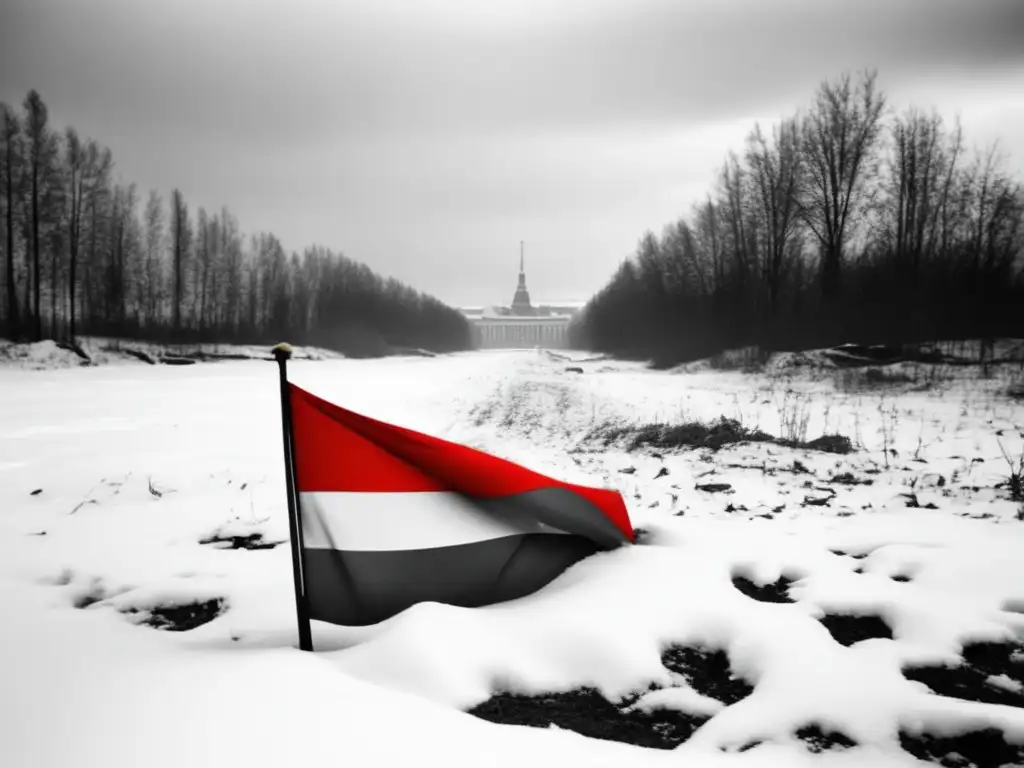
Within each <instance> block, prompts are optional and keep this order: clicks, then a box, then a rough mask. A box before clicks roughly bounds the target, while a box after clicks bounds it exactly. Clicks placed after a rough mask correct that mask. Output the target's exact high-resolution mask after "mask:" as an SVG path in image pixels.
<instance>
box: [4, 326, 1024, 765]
mask: <svg viewBox="0 0 1024 768" xmlns="http://www.w3.org/2000/svg"><path fill="white" fill-rule="evenodd" d="M24 352H25V349H24V348H20V349H19V350H13V349H12V348H8V349H7V353H6V354H5V355H4V357H5V358H6V359H7V360H8V362H7V363H6V364H3V365H0V601H2V602H0V605H2V608H3V612H4V662H3V664H2V665H0V709H2V717H0V724H2V725H0V764H3V765H11V766H21V765H32V766H44V767H45V766H68V765H74V766H93V765H95V766H106V767H108V768H118V767H119V766H133V765H138V764H140V762H143V763H145V764H146V765H151V766H163V765H167V766H170V765H182V764H189V765H195V766H205V765H211V766H213V765H242V764H244V765H250V766H262V765H268V766H270V765H273V766H279V765H284V764H288V765H322V764H327V763H328V762H330V763H337V762H341V761H345V762H346V763H350V764H357V765H364V764H374V765H378V764H379V765H399V764H401V765H404V764H411V763H413V762H414V761H416V762H419V761H422V760H423V756H424V755H430V756H431V758H433V757H434V756H437V758H438V759H443V760H444V761H445V763H446V764H449V765H455V766H460V765H466V766H470V765H472V766H479V765H495V766H500V765H509V766H511V765H517V766H521V765H522V764H523V763H524V761H533V762H535V763H538V764H543V765H550V764H557V763H562V762H566V763H570V764H586V765H609V766H610V765H622V764H624V763H625V764H628V765H668V764H672V765H677V764H679V762H680V760H683V761H686V760H689V764H693V765H700V766H719V765H722V766H726V765H728V766H732V765H742V766H762V765H763V766H769V765H771V766H800V765H829V766H831V765H835V766H853V765H877V766H910V765H917V764H918V763H917V762H916V761H915V760H914V759H913V758H912V757H910V755H908V754H907V753H905V752H903V751H901V749H900V747H899V743H898V741H897V734H898V732H899V731H901V730H903V731H906V732H909V733H927V734H931V735H934V736H942V735H956V734H960V733H964V732H966V731H968V730H975V729H978V728H983V727H989V726H991V727H995V728H998V729H1000V730H1002V731H1003V732H1004V734H1005V738H1006V739H1007V741H1008V742H1010V743H1016V744H1022V743H1024V708H1015V707H1008V706H1000V705H994V704H981V703H974V702H968V701H963V700H959V699H953V698H947V697H944V696H940V695H936V694H933V693H931V692H929V691H928V690H927V689H925V688H924V686H922V685H921V684H919V683H916V682H913V681H910V680H907V679H905V678H904V676H903V675H902V674H901V673H900V670H901V668H902V667H903V666H905V665H908V664H942V663H949V664H952V663H956V662H957V661H958V659H959V654H960V651H961V650H962V648H963V646H964V645H965V644H968V643H971V642H978V641H1005V640H1011V639H1014V638H1020V637H1021V636H1022V635H1024V611H1022V606H1024V536H1022V534H1024V522H1021V521H1019V520H1018V519H1017V516H1018V510H1019V508H1020V504H1019V503H1017V502H1014V501H1012V500H1010V498H1009V495H1008V491H1007V489H1006V488H1005V487H1002V486H1001V485H1000V484H1001V483H1004V482H1005V480H1006V478H1007V475H1008V471H1009V470H1008V465H1007V462H1006V459H1005V458H1004V457H1003V450H1004V449H1005V451H1006V452H1007V453H1008V454H1009V455H1010V456H1011V457H1016V456H1019V455H1020V453H1021V451H1024V437H1022V436H1021V435H1020V431H1021V428H1022V426H1024V404H1022V403H1021V402H1019V401H1016V402H1015V401H1013V400H1010V399H1007V398H1005V397H1002V396H1001V394H1000V393H1001V391H1002V388H1004V387H1005V381H1002V380H1001V379H1000V378H999V377H995V378H993V379H977V378H975V379H969V378H968V376H967V373H966V372H964V371H956V372H953V373H950V374H949V375H948V376H942V377H939V378H938V379H936V380H935V381H934V382H932V383H930V384H929V387H928V388H921V389H919V390H915V388H914V387H904V388H902V389H894V388H883V389H881V390H867V391H863V390H855V391H845V390H843V388H842V386H841V385H842V382H840V381H839V379H838V378H835V377H833V375H832V373H830V372H829V371H827V370H825V371H823V370H821V369H814V370H808V371H797V372H795V373H794V372H792V371H790V372H787V373H785V374H780V373H779V372H778V369H777V368H772V367H770V368H769V372H768V373H767V374H757V375H754V374H742V373H739V372H721V371H714V370H711V369H709V368H704V369H703V370H699V371H697V372H686V371H667V372H654V371H649V370H645V369H644V368H643V367H642V366H639V365H636V364H632V363H621V362H614V361H610V360H604V359H595V358H592V357H591V356H588V355H586V354H583V353H578V354H576V353H571V354H556V355H551V354H547V353H544V352H536V351H520V352H505V351H489V352H477V353H471V354H458V355H448V356H442V357H437V358H420V357H410V358H387V359H383V360H375V361H362V360H343V359H334V360H323V361H312V360H309V361H307V360H297V361H295V362H293V363H292V364H291V365H290V373H291V378H292V380H294V381H295V382H296V383H298V384H300V385H301V386H303V387H305V388H307V389H309V390H310V391H312V392H314V393H316V394H318V395H320V396H322V397H325V398H327V399H330V400H333V401H335V402H338V403H339V404H342V405H344V406H345V407H348V408H352V409H354V410H357V411H360V412H363V413H365V414H367V415H369V416H373V417H375V418H381V419H385V420H388V421H391V422H393V423H396V424H400V425H402V426H407V427H411V428H413V429H419V430H423V431H427V432H430V433H432V434H435V435H438V436H441V437H445V438H447V439H451V440H457V441H460V442H464V443H466V444H469V445H473V446H475V447H480V448H483V449H485V450H489V451H491V452H493V453H495V454H497V455H500V456H503V457H505V458H508V459H511V460H513V461H517V462H520V463H522V464H524V465H526V466H529V467H531V468H534V469H537V470H538V471H541V472H545V473H547V474H551V475H553V476H555V477H558V478H560V479H564V480H567V481H570V482H582V483H587V484H591V485H607V486H610V487H616V488H618V489H619V490H621V491H622V493H623V495H624V497H625V499H626V501H627V504H628V506H629V509H630V514H631V516H632V518H633V521H634V524H635V525H636V526H638V527H643V528H644V529H645V530H646V531H647V534H646V536H645V542H646V543H645V545H644V546H635V547H627V548H622V549H619V550H616V551H614V552H608V553H602V554H600V555H597V556H595V557H593V558H589V559H587V560H585V561H583V562H581V563H579V564H577V565H576V566H574V567H573V568H571V569H569V570H568V571H567V572H566V573H564V574H563V575H562V576H561V577H559V578H558V579H557V580H556V581H554V582H553V583H552V584H550V585H549V586H548V587H546V588H545V589H543V590H541V591H540V592H538V593H536V594H534V595H531V596H529V597H526V598H523V599H521V600H518V601H514V602H511V603H506V604H502V605H496V606H490V607H486V608H480V609H474V610H468V609H459V608H454V607H451V606H444V605H437V604H421V605H418V606H415V607H413V608H412V609H410V610H408V611H407V612H405V613H404V614H401V615H399V616H396V617H394V618H393V619H391V620H389V621H386V622H383V623H381V624H379V625H376V626H373V627H363V628H344V627H332V626H329V625H322V624H314V627H313V639H314V645H315V647H316V648H317V652H316V653H313V654H306V653H302V652H300V651H298V650H296V648H295V645H296V642H297V641H296V629H295V619H294V602H293V591H292V589H293V588H292V581H291V578H292V575H291V563H290V553H289V550H288V546H287V544H282V545H280V546H277V547H274V548H272V549H264V550H255V551H248V550H245V549H224V548H220V547H218V546H214V545H210V544H200V543H199V542H200V541H201V540H204V539H207V538H209V537H211V536H213V535H214V534H219V535H221V536H247V535H250V534H256V533H258V534H261V535H262V536H263V538H264V539H265V540H267V541H269V542H281V541H286V540H287V537H288V524H287V516H286V509H285V504H284V480H283V467H282V458H281V448H280V445H281V443H280V413H279V401H278V389H277V387H278V382H277V377H276V375H275V374H276V369H275V368H274V367H273V366H271V365H267V364H266V362H262V361H259V360H250V361H231V362H220V363H217V364H209V365H208V364H198V365H193V366H183V367H165V366H149V365H145V364H141V363H137V362H136V361H132V362H126V361H123V360H118V359H113V358H111V359H109V360H106V361H105V362H107V363H108V364H106V365H97V366H88V367H81V366H78V365H77V364H74V365H71V364H65V363H64V362H61V360H62V359H63V358H61V357H60V355H63V354H71V355H73V353H66V351H65V350H59V349H57V348H55V347H52V346H49V345H46V344H43V345H33V346H32V348H31V349H30V350H29V351H28V352H27V354H22V353H24ZM255 352H256V353H259V354H262V355H265V353H266V350H262V351H260V350H255ZM58 353H60V355H58ZM76 357H77V356H76ZM26 360H28V361H29V362H28V363H26ZM567 365H579V366H581V367H583V368H584V369H585V372H584V374H583V375H579V374H571V373H567V372H566V371H565V367H566V366H567ZM798 410H799V411H802V412H804V413H806V415H807V419H808V421H807V431H806V435H805V437H809V438H813V437H816V436H818V435H819V434H821V433H822V432H825V431H829V432H838V433H841V434H845V435H848V436H850V437H851V438H852V439H854V441H855V442H856V443H858V444H860V446H861V450H859V451H856V452H854V453H851V454H848V455H842V456H841V455H835V454H828V453H819V452H814V451H807V450H802V449H792V448H785V447H782V446H779V445H776V444H772V443H758V444H740V445H733V446H726V447H725V448H723V449H722V450H720V451H719V452H717V453H713V452H711V451H709V450H706V449H698V450H684V451H679V452H673V451H662V452H660V455H661V457H660V458H659V456H657V455H654V452H652V451H650V450H642V451H634V452H629V451H627V450H626V449H625V447H624V446H622V445H612V446H610V447H607V448H605V447H601V446H596V445H594V444H593V443H590V442H587V440H586V438H587V435H588V434H589V433H590V432H591V431H592V430H593V429H595V428H596V427H601V426H603V425H608V424H619V425H628V424H640V423H644V422H649V421H655V420H672V421H677V420H702V421H712V420H714V419H716V418H718V417H720V416H723V415H724V416H726V417H729V418H736V419H738V420H740V421H741V422H742V423H743V424H744V425H746V426H748V427H759V428H761V429H763V430H766V431H768V432H770V433H772V434H775V435H783V434H785V432H786V429H787V426H786V425H787V423H789V424H790V425H791V428H792V423H793V419H792V416H793V414H794V413H795V412H796V411H798ZM1000 443H1001V445H1002V448H1001V447H1000ZM893 451H895V453H893ZM797 463H799V465H800V467H803V469H798V468H797ZM629 468H632V470H633V472H632V473H631V474H625V473H623V472H621V471H620V470H623V469H629ZM662 470H667V474H664V473H663V472H662ZM845 473H848V474H849V475H850V476H852V477H853V478H854V479H856V480H857V481H858V484H845V483H843V482H832V481H831V478H834V477H836V476H843V475H844V474H845ZM867 480H870V481H871V483H870V484H861V483H860V481H867ZM706 483H723V484H729V485H730V486H731V488H730V489H729V491H731V492H727V493H711V492H706V491H701V490H697V489H696V486H697V485H700V484H706ZM805 483H809V486H805ZM822 489H826V490H822ZM829 489H830V490H829ZM36 491H39V492H38V493H34V492H36ZM909 495H914V497H915V498H916V501H917V503H918V506H916V507H914V506H911V507H908V504H909V503H910V501H909V498H910V496H909ZM807 497H813V498H825V497H829V499H828V503H827V504H826V505H824V506H816V505H811V504H807V503H806V498H807ZM928 504H934V505H935V507H936V508H935V509H929V508H927V505H928ZM730 508H731V509H732V511H726V510H727V509H730ZM762 515H768V516H770V517H764V516H762ZM837 553H841V554H837ZM858 571H860V572H858ZM736 576H743V577H745V578H747V579H749V580H750V581H752V582H754V583H755V584H758V585H760V584H766V583H772V582H774V581H776V580H777V579H779V578H780V577H783V576H784V577H786V578H787V579H790V580H791V581H792V582H793V583H792V584H791V586H790V587H789V596H790V598H791V599H792V600H793V601H794V602H791V603H768V602H761V601H758V600H755V599H752V598H751V597H748V596H747V595H745V594H743V593H742V592H740V591H739V590H738V589H737V588H736V587H734V586H733V582H732V579H733V578H734V577H736ZM894 577H900V578H901V579H909V580H896V579H894ZM200 600H223V601H224V603H223V612H222V613H221V614H220V615H219V616H218V617H217V618H215V619H214V620H213V621H210V622H208V623H206V624H203V625H202V626H199V627H197V628H195V629H192V630H190V631H186V632H167V631H158V630H156V629H153V628H151V627H149V626H146V625H145V624H143V623H142V620H143V619H144V618H145V617H146V616H147V615H148V612H149V611H151V610H153V609H155V608H157V607H158V606H161V605H167V604H168V603H172V604H173V603H185V602H196V601H200ZM76 603H77V604H78V605H83V606H85V607H83V608H81V609H76V608H75V604H76ZM834 613H846V614H862V615H863V614H878V615H881V616H882V617H883V618H884V619H885V621H886V622H887V623H888V624H889V626H890V627H891V630H892V638H891V639H882V638H872V639H866V640H863V641H861V642H858V643H854V644H852V645H850V646H844V645H840V644H839V643H838V642H836V641H835V640H834V639H833V638H832V636H831V635H830V633H829V631H828V630H827V629H826V628H825V626H823V625H822V624H821V623H820V622H819V621H818V619H819V618H820V617H822V616H824V615H825V614H834ZM673 644H676V645H699V646H704V647H708V648H713V649H721V650H723V651H725V652H726V654H727V655H728V656H729V659H730V662H731V665H732V669H733V671H734V673H735V674H737V675H740V676H742V677H743V678H744V679H746V680H747V681H748V682H749V683H750V684H751V685H753V686H754V692H753V693H752V694H751V695H750V696H748V697H747V698H744V699H742V700H741V701H739V702H738V703H735V704H732V705H729V706H726V705H725V704H724V703H722V702H719V701H717V700H714V699H710V698H708V697H707V696H704V695H702V694H700V693H697V692H696V691H695V690H693V689H692V688H691V687H690V686H689V685H688V684H687V683H686V681H685V680H682V679H680V676H679V675H676V674H674V673H671V672H669V671H668V670H667V669H666V668H665V667H664V666H663V665H662V664H661V660H660V655H661V653H662V651H663V650H664V649H665V648H666V647H667V646H669V645H673ZM1015 658H1019V657H1015ZM989 683H990V684H991V685H992V686H993V688H997V687H999V688H1000V689H1001V690H1005V691H1009V692H1011V693H1012V692H1013V691H1014V690H1019V684H1016V683H1015V681H1014V680H1013V679H1011V678H1009V677H1007V676H1006V675H992V676H991V677H990V678H989ZM651 684H656V685H657V686H661V689H660V690H655V691H651V692H649V693H645V694H644V695H643V696H641V697H640V698H639V699H638V700H636V701H635V702H634V703H633V705H632V706H633V707H634V708H636V709H638V710H640V711H647V710H650V709H654V708H669V709H676V710H679V711H683V712H688V713H694V714H704V715H705V716H711V719H710V720H708V721H707V722H706V723H705V724H704V725H703V726H702V727H701V728H700V729H699V730H698V731H697V732H696V733H695V734H694V736H693V737H692V738H690V739H689V740H688V741H687V742H686V743H684V744H683V745H682V746H680V747H678V748H677V749H676V750H673V751H662V750H654V749H644V748H640V747H634V746H629V745H624V744H619V743H616V742H611V741H600V740H594V739H587V738H584V737H582V736H579V735H577V734H575V733H572V732H569V731H565V730H561V729H558V728H550V729H538V728H526V727H515V726H500V725H495V724H492V723H488V722H485V721H483V720H480V719H478V718H475V717H472V716H470V715H467V714H464V713H463V712H462V711H461V710H463V709H466V708H469V707H472V706H474V705H476V704H479V703H481V702H483V701H485V700H486V699H487V698H488V697H489V696H490V695H491V694H492V693H494V692H495V691H497V690H504V691H511V692H516V693H523V694H530V693H550V692H558V691H568V690H572V689H574V688H578V687H581V686H591V687H594V688H597V689H598V690H599V691H601V692H602V693H603V694H605V695H606V696H608V697H610V698H611V699H612V700H617V699H618V698H620V697H624V696H627V695H630V694H638V693H640V692H642V691H646V690H647V689H648V687H649V686H650V685H651ZM809 723H818V724H820V725H821V726H822V727H823V728H826V727H827V728H830V729H834V730H838V731H841V732H842V733H843V734H845V735H846V736H848V737H849V738H850V739H852V740H853V741H855V742H856V743H857V744H858V746H856V747H854V748H851V749H847V750H832V751H826V752H823V753H821V754H811V753H809V752H808V751H807V748H806V746H805V745H803V744H802V743H800V742H799V741H798V740H796V739H794V738H793V736H792V734H793V733H794V732H795V731H796V730H797V729H799V728H801V727H803V726H805V725H807V724H809ZM752 741H762V742H764V743H763V744H761V745H760V746H757V747H755V748H753V749H749V750H746V751H743V752H739V751H738V750H739V748H740V747H742V746H744V745H747V744H749V743H751V742H752Z"/></svg>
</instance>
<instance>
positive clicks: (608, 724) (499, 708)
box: [469, 646, 753, 749]
mask: <svg viewBox="0 0 1024 768" xmlns="http://www.w3.org/2000/svg"><path fill="white" fill-rule="evenodd" d="M662 664H664V665H665V667H666V668H668V669H670V670H672V671H673V672H677V673H679V674H681V675H683V676H685V677H686V679H687V681H688V682H689V683H690V685H691V687H692V688H693V689H694V690H696V691H697V692H699V693H702V694H704V695H705V696H710V697H712V698H715V699H718V700H719V701H722V702H724V703H726V704H734V703H736V702H737V701H739V700H740V699H742V698H744V697H746V696H749V695H750V693H751V692H752V691H753V688H752V687H751V686H750V685H749V684H748V683H746V682H745V681H743V680H741V679H739V678H734V677H733V676H732V675H731V673H730V669H729V660H728V657H727V656H726V655H725V654H724V653H722V652H721V651H706V650H703V649H698V648H683V647H681V646H673V647H671V648H669V649H667V650H666V651H665V652H664V653H663V654H662ZM640 695H641V694H640V693H637V694H633V695H631V696H629V697H627V699H626V700H625V701H623V702H619V703H618V704H616V703H613V702H610V701H608V700H607V699H606V698H604V696H602V695H601V694H600V693H599V692H597V691H596V690H594V689H593V688H579V689H577V690H574V691H569V692H565V693H549V694H542V695H539V696H520V695H518V694H513V693H506V692H500V693H496V694H495V695H493V696H492V697H491V698H489V699H488V700H487V701H485V702H483V703H482V704H479V705H477V706H476V707H473V708H472V709H470V710H469V713H470V714H471V715H475V716H476V717H480V718H482V719H484V720H490V721H491V722H495V723H507V724H515V725H531V726H534V727H538V728H547V727H549V726H551V725H555V726H557V727H559V728H565V729H567V730H571V731H575V732H576V733H579V734H582V735H584V736H590V737H591V738H595V739H605V740H609V741H620V742H624V743H627V744H635V745H637V746H643V747H654V748H657V749H673V748H674V747H677V746H678V745H679V744H681V743H682V742H684V741H686V740H687V739H688V738H690V736H691V735H692V734H693V733H694V731H696V730H697V729H698V728H699V727H700V726H701V725H703V724H704V723H705V722H707V720H708V719H709V718H708V717H707V716H706V715H692V714H687V713H684V712H678V711H676V710H668V709H659V710H654V711H652V712H649V713H645V712H639V711H626V709H627V708H628V706H629V705H631V704H632V703H634V702H635V701H636V700H637V699H638V698H639V697H640Z"/></svg>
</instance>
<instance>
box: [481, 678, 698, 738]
mask: <svg viewBox="0 0 1024 768" xmlns="http://www.w3.org/2000/svg"><path fill="white" fill-rule="evenodd" d="M469 714H471V715H475V716H477V717H479V718H481V719H483V720H490V721H491V722H492V723H506V724H510V725H532V726H534V727H536V728H548V727H550V726H551V725H555V726H557V727H559V728H565V729H566V730H570V731H575V732H576V733H579V734H581V735H583V736H589V737H591V738H594V739H605V740H608V741H620V742H624V743H626V744H635V745H636V746H640V747H654V748H657V749H673V748H675V747H677V746H679V745H680V744H682V743H683V742H684V741H686V740H687V739H688V738H690V736H691V735H693V732H694V731H696V730H697V729H698V728H699V727H700V726H701V725H703V724H704V723H705V722H707V720H708V718H707V717H705V716H696V715H688V714H685V713H683V712H677V711H674V710H655V711H653V712H650V713H646V712H623V711H622V710H620V709H619V708H618V707H616V706H615V705H614V704H612V703H611V702H610V701H608V700H607V699H606V698H605V697H604V696H602V695H601V694H600V693H598V692H597V691H595V690H594V689H592V688H580V689H578V690H575V691H569V692H568V693H553V694H546V695H542V696H517V695H515V694H509V693H499V694H496V695H494V696H492V697H491V698H489V699H488V700H487V701H485V702H484V703H483V704H479V705H478V706H476V707H473V709H471V710H469Z"/></svg>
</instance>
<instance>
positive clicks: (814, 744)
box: [794, 724, 857, 754]
mask: <svg viewBox="0 0 1024 768" xmlns="http://www.w3.org/2000/svg"><path fill="white" fill-rule="evenodd" d="M794 735H795V736H796V737H797V738H798V739H800V741H802V742H804V743H805V744H807V749H808V750H810V751H811V752H814V753H815V754H817V753H819V752H825V751H826V750H829V749H849V748H850V747H855V746H857V742H855V741H854V740H853V739H851V738H850V737H849V736H847V735H846V734H845V733H840V732H839V731H826V730H823V729H822V727H821V726H820V725H817V724H814V725H807V726H804V727H803V728H801V729H800V730H799V731H797V732H796V733H795V734H794Z"/></svg>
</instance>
